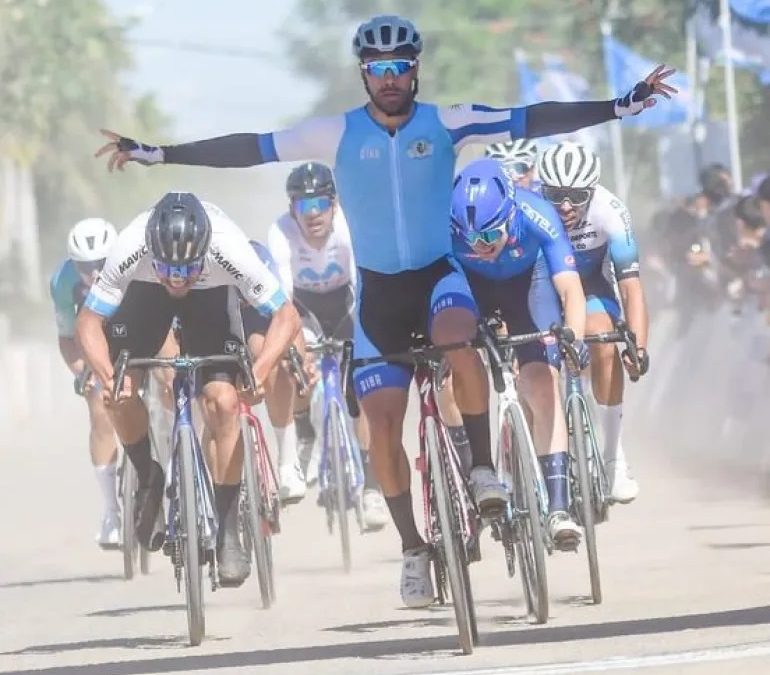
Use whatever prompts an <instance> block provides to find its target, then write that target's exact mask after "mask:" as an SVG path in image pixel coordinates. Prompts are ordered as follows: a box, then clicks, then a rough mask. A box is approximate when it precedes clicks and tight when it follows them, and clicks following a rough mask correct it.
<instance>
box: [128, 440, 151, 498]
mask: <svg viewBox="0 0 770 675" xmlns="http://www.w3.org/2000/svg"><path fill="white" fill-rule="evenodd" d="M123 450H125V452H126V454H127V455H128V458H129V459H130V460H131V464H133V465H134V468H135V469H136V477H137V481H138V483H139V487H140V488H146V487H149V484H150V474H151V472H152V451H151V450H150V436H149V435H147V436H145V437H144V438H142V439H141V440H139V441H137V442H136V443H124V444H123Z"/></svg>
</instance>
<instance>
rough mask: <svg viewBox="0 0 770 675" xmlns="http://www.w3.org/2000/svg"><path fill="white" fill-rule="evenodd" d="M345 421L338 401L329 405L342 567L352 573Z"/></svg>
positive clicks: (335, 503) (328, 430)
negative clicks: (344, 461)
mask: <svg viewBox="0 0 770 675" xmlns="http://www.w3.org/2000/svg"><path fill="white" fill-rule="evenodd" d="M344 420H345V418H344V416H343V413H342V411H341V410H340V406H339V404H338V403H337V402H336V401H332V402H331V404H330V405H329V416H328V417H327V419H326V424H327V434H326V439H327V441H329V448H328V451H329V454H330V456H331V470H332V480H331V483H332V485H333V486H334V488H333V489H334V508H335V510H336V511H337V518H338V520H339V526H340V527H339V529H340V545H341V547H342V566H343V568H344V570H345V572H350V570H351V569H352V561H351V556H350V523H349V522H348V492H349V490H348V475H347V471H345V466H344V464H343V461H342V454H343V452H344V451H345V447H344V442H345V439H346V436H345V429H344V428H343V426H342V425H343V424H344V423H345V421H344Z"/></svg>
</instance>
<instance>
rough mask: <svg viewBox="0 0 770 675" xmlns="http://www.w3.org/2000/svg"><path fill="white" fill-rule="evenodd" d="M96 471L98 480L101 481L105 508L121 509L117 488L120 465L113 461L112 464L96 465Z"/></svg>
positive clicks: (109, 509) (110, 509)
mask: <svg viewBox="0 0 770 675" xmlns="http://www.w3.org/2000/svg"><path fill="white" fill-rule="evenodd" d="M94 473H95V474H96V482H97V483H99V488H100V489H101V491H102V499H104V510H105V511H119V510H120V507H119V506H118V490H117V487H118V486H117V474H118V465H117V464H116V463H115V462H113V463H112V464H103V465H101V466H94Z"/></svg>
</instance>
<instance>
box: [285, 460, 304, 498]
mask: <svg viewBox="0 0 770 675" xmlns="http://www.w3.org/2000/svg"><path fill="white" fill-rule="evenodd" d="M306 491H307V486H306V485H305V479H304V477H303V475H302V469H301V468H300V467H299V465H297V464H288V465H286V466H281V467H279V468H278V497H279V498H280V500H281V502H282V503H283V504H296V503H297V502H300V501H302V500H303V499H304V497H305V492H306Z"/></svg>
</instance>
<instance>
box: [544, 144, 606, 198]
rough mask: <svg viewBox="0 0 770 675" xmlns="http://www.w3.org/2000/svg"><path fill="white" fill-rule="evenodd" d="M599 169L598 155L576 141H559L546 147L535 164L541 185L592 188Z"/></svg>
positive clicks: (597, 178) (597, 180) (596, 181)
mask: <svg viewBox="0 0 770 675" xmlns="http://www.w3.org/2000/svg"><path fill="white" fill-rule="evenodd" d="M601 171H602V163H601V160H600V159H599V157H598V156H597V155H596V154H595V153H594V152H593V151H591V150H589V149H588V148H586V147H584V146H582V145H578V144H577V143H566V142H565V143H559V145H555V146H553V147H550V148H548V149H547V150H546V151H545V152H544V153H543V154H541V155H540V161H539V162H538V165H537V172H538V174H539V176H540V180H541V181H542V183H543V185H548V186H552V187H570V188H593V187H596V184H597V183H598V182H599V175H600V174H601Z"/></svg>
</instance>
